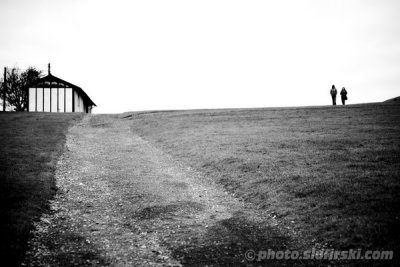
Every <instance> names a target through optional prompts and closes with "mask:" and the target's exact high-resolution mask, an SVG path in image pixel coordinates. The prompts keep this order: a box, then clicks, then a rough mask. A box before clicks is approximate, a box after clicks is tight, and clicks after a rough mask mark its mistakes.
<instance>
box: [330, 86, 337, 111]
mask: <svg viewBox="0 0 400 267" xmlns="http://www.w3.org/2000/svg"><path fill="white" fill-rule="evenodd" d="M336 95H337V90H336V88H335V85H334V84H333V85H332V89H331V96H332V105H334V106H335V105H336Z"/></svg>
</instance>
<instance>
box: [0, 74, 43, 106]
mask: <svg viewBox="0 0 400 267" xmlns="http://www.w3.org/2000/svg"><path fill="white" fill-rule="evenodd" d="M41 74H42V71H40V70H38V69H36V68H35V67H29V68H28V69H26V70H25V71H23V72H21V71H20V69H18V68H16V67H14V68H12V69H8V70H7V77H6V83H5V85H6V101H7V103H6V104H7V106H11V107H13V108H14V110H15V111H25V110H27V109H28V86H29V85H30V84H32V83H33V82H35V81H36V80H37V79H39V78H40V76H41ZM3 88H4V81H1V91H2V92H3V91H4V90H3Z"/></svg>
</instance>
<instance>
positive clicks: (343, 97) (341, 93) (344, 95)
mask: <svg viewBox="0 0 400 267" xmlns="http://www.w3.org/2000/svg"><path fill="white" fill-rule="evenodd" d="M340 96H341V97H342V104H343V105H344V104H345V102H346V100H347V91H346V88H344V87H343V88H342V91H340Z"/></svg>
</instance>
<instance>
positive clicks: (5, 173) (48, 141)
mask: <svg viewBox="0 0 400 267" xmlns="http://www.w3.org/2000/svg"><path fill="white" fill-rule="evenodd" d="M80 117H81V115H78V114H50V113H25V112H21V113H15V112H7V113H4V112H3V113H0V125H1V128H0V151H1V157H0V214H1V216H0V236H1V242H0V251H1V252H0V253H1V259H2V261H3V262H7V265H8V266H19V264H20V262H21V260H22V258H23V256H24V253H25V249H26V247H27V241H28V239H29V232H30V230H32V229H33V223H34V222H35V221H37V220H38V219H39V217H40V215H41V214H42V213H43V212H45V211H46V210H47V209H48V201H49V200H50V199H51V198H52V197H53V196H54V194H55V192H56V190H57V189H56V184H55V180H54V170H55V165H56V163H57V159H58V157H59V155H60V154H61V152H62V150H63V146H64V142H65V134H66V132H67V129H68V126H69V125H70V124H71V123H72V122H73V121H75V120H78V119H79V118H80Z"/></svg>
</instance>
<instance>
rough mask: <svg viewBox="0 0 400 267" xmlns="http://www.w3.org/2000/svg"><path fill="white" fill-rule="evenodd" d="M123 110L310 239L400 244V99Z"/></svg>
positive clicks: (154, 138) (140, 128)
mask: <svg viewBox="0 0 400 267" xmlns="http://www.w3.org/2000/svg"><path fill="white" fill-rule="evenodd" d="M120 118H122V119H124V120H127V122H128V121H129V123H131V129H132V131H133V132H135V133H138V134H140V136H142V137H143V138H144V139H147V140H149V141H150V142H152V143H154V144H155V145H156V146H158V147H161V148H162V149H163V150H164V151H165V152H167V153H169V154H171V155H173V156H174V157H175V158H177V159H179V160H181V161H184V162H186V163H187V164H189V165H190V166H192V167H193V168H195V169H196V170H198V171H201V172H203V173H205V174H206V175H208V176H211V177H213V178H214V179H215V180H217V181H218V182H219V183H221V184H223V185H224V187H225V188H226V189H227V190H228V191H230V192H231V193H233V194H234V195H235V196H237V197H239V198H242V199H244V200H245V201H247V202H249V203H252V204H253V205H254V208H255V209H260V210H264V211H268V212H269V213H270V214H273V215H274V216H275V217H276V218H277V219H278V220H280V221H281V222H282V223H284V224H286V225H287V226H288V227H291V228H293V229H294V230H295V231H297V232H299V233H300V234H301V236H302V237H304V244H305V247H304V249H310V246H312V245H315V244H316V243H319V244H321V245H322V246H328V247H331V248H335V249H347V248H364V249H367V248H368V249H374V250H378V249H386V250H395V251H399V241H398V240H400V235H399V233H400V230H399V218H400V208H399V207H400V178H399V177H400V105H398V104H365V105H352V106H345V107H343V106H335V107H333V106H329V107H302V108H267V109H227V110H193V111H170V112H136V113H125V114H122V115H121V116H120ZM307 246H308V247H307ZM395 255H396V253H395Z"/></svg>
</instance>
